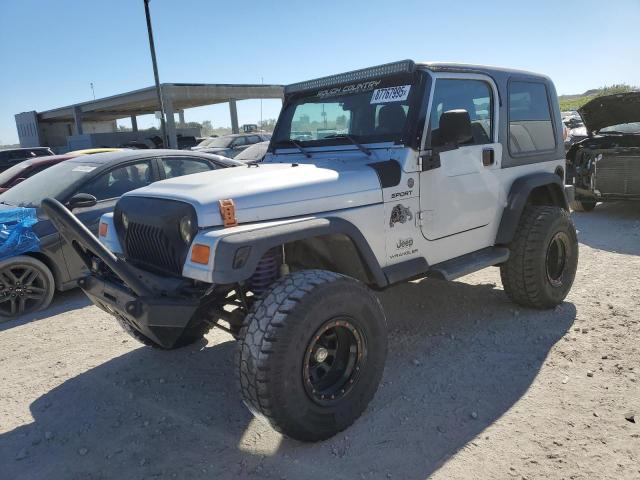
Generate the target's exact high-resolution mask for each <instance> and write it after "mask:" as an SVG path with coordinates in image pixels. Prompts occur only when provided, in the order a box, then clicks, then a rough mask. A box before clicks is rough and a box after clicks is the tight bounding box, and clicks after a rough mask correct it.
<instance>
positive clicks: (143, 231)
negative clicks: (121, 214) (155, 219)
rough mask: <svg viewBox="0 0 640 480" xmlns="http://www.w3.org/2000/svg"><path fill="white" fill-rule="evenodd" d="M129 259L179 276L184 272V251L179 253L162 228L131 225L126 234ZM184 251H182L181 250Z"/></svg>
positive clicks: (131, 223) (137, 224) (139, 224)
mask: <svg viewBox="0 0 640 480" xmlns="http://www.w3.org/2000/svg"><path fill="white" fill-rule="evenodd" d="M125 249H126V251H127V258H130V259H132V260H134V261H135V262H136V263H142V264H147V265H149V266H154V267H156V268H160V269H161V270H166V271H168V272H171V273H175V274H179V273H181V272H182V264H180V263H179V262H180V259H181V258H182V251H177V249H176V248H175V246H174V245H171V242H170V241H169V239H168V238H167V236H166V235H165V234H164V232H163V231H162V229H161V228H158V227H155V226H153V225H144V224H141V223H133V222H130V223H129V228H127V230H126V233H125ZM180 250H182V249H180Z"/></svg>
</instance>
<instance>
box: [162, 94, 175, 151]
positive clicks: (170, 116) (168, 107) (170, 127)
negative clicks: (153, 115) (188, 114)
mask: <svg viewBox="0 0 640 480" xmlns="http://www.w3.org/2000/svg"><path fill="white" fill-rule="evenodd" d="M163 93H164V92H163ZM164 113H165V115H166V117H167V118H166V122H167V123H166V125H167V137H169V145H168V146H166V147H165V148H178V136H177V135H176V118H175V114H174V111H173V100H172V99H171V95H165V96H164Z"/></svg>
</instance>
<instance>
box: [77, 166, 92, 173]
mask: <svg viewBox="0 0 640 480" xmlns="http://www.w3.org/2000/svg"><path fill="white" fill-rule="evenodd" d="M96 168H97V167H92V166H91V165H78V166H77V167H75V168H74V169H73V170H71V171H72V172H84V173H89V172H93V171H94V170H95V169H96Z"/></svg>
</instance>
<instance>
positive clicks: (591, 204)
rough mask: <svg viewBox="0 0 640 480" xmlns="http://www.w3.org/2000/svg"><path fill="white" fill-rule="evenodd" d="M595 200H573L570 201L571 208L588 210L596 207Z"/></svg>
mask: <svg viewBox="0 0 640 480" xmlns="http://www.w3.org/2000/svg"><path fill="white" fill-rule="evenodd" d="M597 203H598V202H596V201H595V200H574V201H572V202H571V210H573V211H574V212H590V211H591V210H593V209H594V208H596V204H597Z"/></svg>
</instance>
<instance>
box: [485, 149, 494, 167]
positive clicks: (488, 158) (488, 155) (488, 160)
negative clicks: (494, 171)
mask: <svg viewBox="0 0 640 480" xmlns="http://www.w3.org/2000/svg"><path fill="white" fill-rule="evenodd" d="M495 161H496V159H495V157H494V152H493V148H485V149H483V150H482V165H484V166H485V167H488V166H489V165H493V164H494V163H495Z"/></svg>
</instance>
